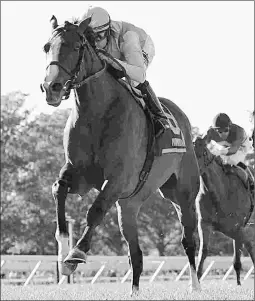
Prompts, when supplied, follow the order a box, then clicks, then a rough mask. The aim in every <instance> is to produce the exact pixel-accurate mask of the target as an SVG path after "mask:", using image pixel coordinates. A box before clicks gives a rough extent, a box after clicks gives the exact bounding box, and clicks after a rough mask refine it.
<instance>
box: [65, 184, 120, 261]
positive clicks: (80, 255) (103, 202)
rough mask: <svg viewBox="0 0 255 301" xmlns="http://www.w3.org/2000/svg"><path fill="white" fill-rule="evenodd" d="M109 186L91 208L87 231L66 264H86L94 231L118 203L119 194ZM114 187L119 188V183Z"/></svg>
mask: <svg viewBox="0 0 255 301" xmlns="http://www.w3.org/2000/svg"><path fill="white" fill-rule="evenodd" d="M108 184H109V182H108V183H107V184H106V186H105V188H104V190H103V191H101V192H100V193H99V195H98V196H97V198H96V200H95V201H94V203H93V204H92V206H91V207H90V208H89V210H88V213H87V226H86V227H85V230H84V232H83V234H82V236H81V238H80V239H79V240H78V242H77V243H76V245H75V247H74V248H73V249H72V250H71V251H70V252H69V254H68V255H67V257H66V258H65V260H64V262H65V263H73V264H78V263H85V262H86V253H87V252H88V251H89V249H90V243H91V238H92V235H93V233H94V230H95V228H96V227H97V226H98V225H100V224H101V222H102V220H103V218H104V216H105V214H106V213H107V211H108V210H109V209H110V208H111V207H112V205H113V204H114V203H115V202H116V201H117V199H118V196H119V192H115V193H114V192H113V189H112V186H111V187H110V186H109V185H108ZM114 186H115V187H117V186H118V185H117V183H116V185H114Z"/></svg>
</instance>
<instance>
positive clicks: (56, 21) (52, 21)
mask: <svg viewBox="0 0 255 301" xmlns="http://www.w3.org/2000/svg"><path fill="white" fill-rule="evenodd" d="M50 23H51V26H52V30H54V29H56V28H57V27H58V20H57V18H56V17H55V16H54V15H52V17H51V19H50Z"/></svg>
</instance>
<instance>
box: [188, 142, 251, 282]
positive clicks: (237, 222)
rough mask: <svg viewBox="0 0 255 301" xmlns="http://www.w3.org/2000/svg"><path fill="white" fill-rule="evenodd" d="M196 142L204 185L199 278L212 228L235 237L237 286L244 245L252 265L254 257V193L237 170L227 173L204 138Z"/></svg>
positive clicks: (200, 227) (199, 198)
mask: <svg viewBox="0 0 255 301" xmlns="http://www.w3.org/2000/svg"><path fill="white" fill-rule="evenodd" d="M194 145H195V146H194V148H195V153H196V156H197V159H198V164H199V168H200V172H201V187H200V191H199V193H198V196H197V200H196V201H197V202H198V204H197V206H198V207H199V210H198V211H199V212H200V214H199V216H198V232H199V237H200V248H199V255H198V270H197V275H198V278H199V279H200V278H201V276H202V273H203V264H204V261H205V259H206V257H207V254H208V244H209V240H210V234H211V232H212V231H213V230H217V231H220V232H222V233H223V234H225V235H226V236H228V237H231V238H232V239H233V247H234V257H233V266H234V269H235V272H236V279H237V285H241V282H240V271H241V268H242V265H241V250H242V246H243V245H244V246H245V247H246V249H247V251H248V253H249V255H250V257H251V259H252V261H253V264H254V259H255V240H254V238H255V237H254V228H253V227H250V225H251V224H252V223H250V221H251V220H252V217H251V215H252V214H254V212H253V208H254V203H253V196H252V194H251V193H250V191H249V190H248V189H247V187H245V183H244V182H243V181H242V180H241V179H240V178H239V177H238V175H237V174H236V173H234V172H231V173H230V174H226V170H225V166H224V165H223V163H222V159H221V158H220V157H216V156H215V155H213V154H212V153H211V152H210V151H209V149H208V148H207V145H206V142H205V140H204V139H203V138H201V137H197V138H196V140H195V142H194ZM232 168H235V167H232Z"/></svg>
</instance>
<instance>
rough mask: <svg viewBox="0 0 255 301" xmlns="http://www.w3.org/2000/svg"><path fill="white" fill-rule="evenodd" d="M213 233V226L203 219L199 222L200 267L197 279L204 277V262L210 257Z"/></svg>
mask: <svg viewBox="0 0 255 301" xmlns="http://www.w3.org/2000/svg"><path fill="white" fill-rule="evenodd" d="M211 233H212V225H211V224H209V223H207V222H204V221H203V220H202V219H201V218H199V220H198V234H199V240H200V241H199V243H200V246H199V253H198V267H197V277H198V279H200V278H201V277H202V275H203V267H204V261H205V259H206V257H207V255H208V245H209V241H210V235H211Z"/></svg>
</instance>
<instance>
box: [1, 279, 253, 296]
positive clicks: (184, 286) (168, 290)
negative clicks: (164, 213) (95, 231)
mask: <svg viewBox="0 0 255 301" xmlns="http://www.w3.org/2000/svg"><path fill="white" fill-rule="evenodd" d="M201 286H202V291H201V292H194V293H191V292H190V291H189V289H188V282H187V281H180V282H173V281H171V282H170V281H169V282H166V281H165V282H154V283H148V282H142V283H141V285H140V294H139V296H138V297H136V298H132V299H138V300H254V279H249V280H246V281H245V282H243V284H242V286H241V287H238V286H237V285H236V283H235V281H232V280H231V281H225V282H223V281H218V280H217V281H209V280H205V281H204V282H202V284H201ZM129 293H130V282H129V283H124V284H120V283H104V284H101V283H98V284H93V285H91V284H73V285H68V284H65V285H64V284H63V285H59V286H58V285H37V286H34V285H28V286H26V287H22V286H11V285H1V300H130V299H131V297H130V295H129Z"/></svg>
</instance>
